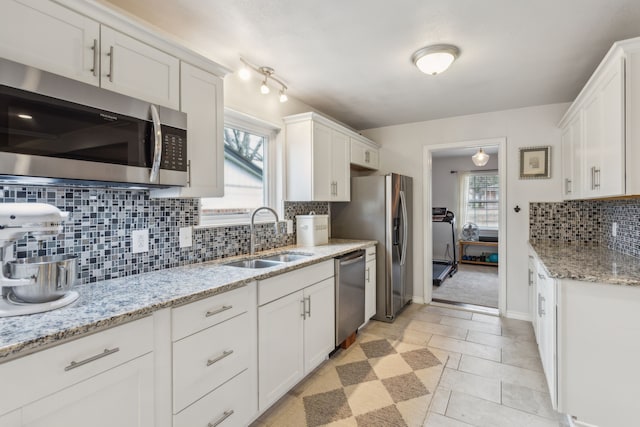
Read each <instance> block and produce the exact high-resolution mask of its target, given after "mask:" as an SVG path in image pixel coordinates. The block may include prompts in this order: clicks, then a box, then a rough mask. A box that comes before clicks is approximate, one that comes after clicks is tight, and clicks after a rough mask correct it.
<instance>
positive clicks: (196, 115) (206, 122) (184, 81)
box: [180, 62, 224, 197]
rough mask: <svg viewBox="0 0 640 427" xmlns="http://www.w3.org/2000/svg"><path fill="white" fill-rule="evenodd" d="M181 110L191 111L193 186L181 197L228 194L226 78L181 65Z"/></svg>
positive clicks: (189, 124) (190, 178) (189, 125)
mask: <svg viewBox="0 0 640 427" xmlns="http://www.w3.org/2000/svg"><path fill="white" fill-rule="evenodd" d="M181 71H182V73H181V75H180V88H181V105H180V109H181V111H183V112H185V113H187V132H188V133H189V145H188V147H187V149H188V151H187V156H188V159H189V165H190V166H189V185H188V186H187V187H184V188H182V191H181V196H187V197H219V196H223V195H224V142H223V136H222V132H223V126H224V116H223V109H224V101H223V86H222V79H221V78H220V77H218V76H215V75H213V74H210V73H207V72H206V71H203V70H201V69H199V68H196V67H193V66H191V65H189V64H185V63H184V62H183V63H182V64H181Z"/></svg>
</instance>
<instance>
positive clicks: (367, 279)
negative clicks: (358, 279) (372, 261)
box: [365, 267, 370, 282]
mask: <svg viewBox="0 0 640 427" xmlns="http://www.w3.org/2000/svg"><path fill="white" fill-rule="evenodd" d="M369 270H370V268H369V267H367V270H366V271H367V278H366V279H365V280H366V281H367V282H368V281H369V280H370V279H369Z"/></svg>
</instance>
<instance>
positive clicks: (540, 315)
mask: <svg viewBox="0 0 640 427" xmlns="http://www.w3.org/2000/svg"><path fill="white" fill-rule="evenodd" d="M540 298H542V295H540V294H539V293H538V317H542V313H540Z"/></svg>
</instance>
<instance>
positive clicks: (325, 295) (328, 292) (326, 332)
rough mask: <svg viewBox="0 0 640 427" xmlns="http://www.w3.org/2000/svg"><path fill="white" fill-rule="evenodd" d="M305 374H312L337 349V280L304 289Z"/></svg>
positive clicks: (332, 279)
mask: <svg viewBox="0 0 640 427" xmlns="http://www.w3.org/2000/svg"><path fill="white" fill-rule="evenodd" d="M304 302H305V321H304V373H305V375H306V374H308V373H310V372H311V371H312V370H313V369H314V368H315V367H317V366H318V365H319V364H320V363H322V361H323V360H325V359H326V358H327V356H328V355H329V353H331V351H332V350H333V349H334V348H335V340H336V338H335V317H336V316H335V280H334V278H333V277H331V278H329V279H325V280H323V281H322V282H319V283H316V284H315V285H312V286H309V287H308V288H305V289H304Z"/></svg>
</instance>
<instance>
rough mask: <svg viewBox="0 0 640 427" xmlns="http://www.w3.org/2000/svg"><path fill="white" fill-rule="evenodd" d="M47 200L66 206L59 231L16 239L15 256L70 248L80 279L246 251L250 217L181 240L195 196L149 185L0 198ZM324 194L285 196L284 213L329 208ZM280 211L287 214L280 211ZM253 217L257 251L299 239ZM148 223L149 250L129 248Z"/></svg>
mask: <svg viewBox="0 0 640 427" xmlns="http://www.w3.org/2000/svg"><path fill="white" fill-rule="evenodd" d="M8 202H20V203H23V202H38V203H49V204H52V205H54V206H56V207H58V208H59V209H60V210H63V211H66V212H69V219H68V220H67V222H66V223H65V224H64V229H63V232H62V233H61V234H59V235H58V236H57V237H56V238H52V239H47V240H43V241H41V242H38V241H35V240H33V239H28V238H25V239H22V240H19V241H18V242H16V243H15V247H14V252H15V256H16V257H18V258H26V257H32V256H43V255H56V254H71V255H76V256H78V258H79V265H78V271H79V279H80V280H79V283H91V282H96V281H100V280H106V279H111V278H116V277H124V276H129V275H132V274H139V273H144V272H148V271H153V270H161V269H164V268H171V267H177V266H182V265H187V264H193V263H199V262H204V261H211V260H214V259H218V258H224V257H229V256H235V255H242V254H246V253H249V242H250V233H249V230H250V227H249V225H237V226H225V227H206V228H194V230H193V246H192V247H189V248H180V247H179V244H178V236H179V229H180V227H187V226H193V225H197V224H198V222H199V216H200V211H199V200H198V199H196V198H181V199H152V198H150V197H149V191H147V190H127V189H118V188H114V189H102V188H100V189H98V188H87V187H36V186H16V185H3V186H0V203H8ZM328 205H329V204H328V203H325V202H285V206H284V212H285V218H284V219H292V220H294V222H295V216H296V215H301V214H308V213H309V212H310V211H315V212H316V213H317V214H327V213H328V211H329V206H328ZM281 219H282V218H281ZM279 226H280V230H281V233H280V234H279V235H276V234H275V232H274V229H273V224H258V225H256V251H261V250H266V249H272V248H277V247H280V246H286V245H291V244H294V243H295V224H294V233H293V234H286V223H284V222H281V223H280V225H279ZM137 229H148V230H149V252H144V253H139V254H134V253H132V251H131V231H132V230H137Z"/></svg>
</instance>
